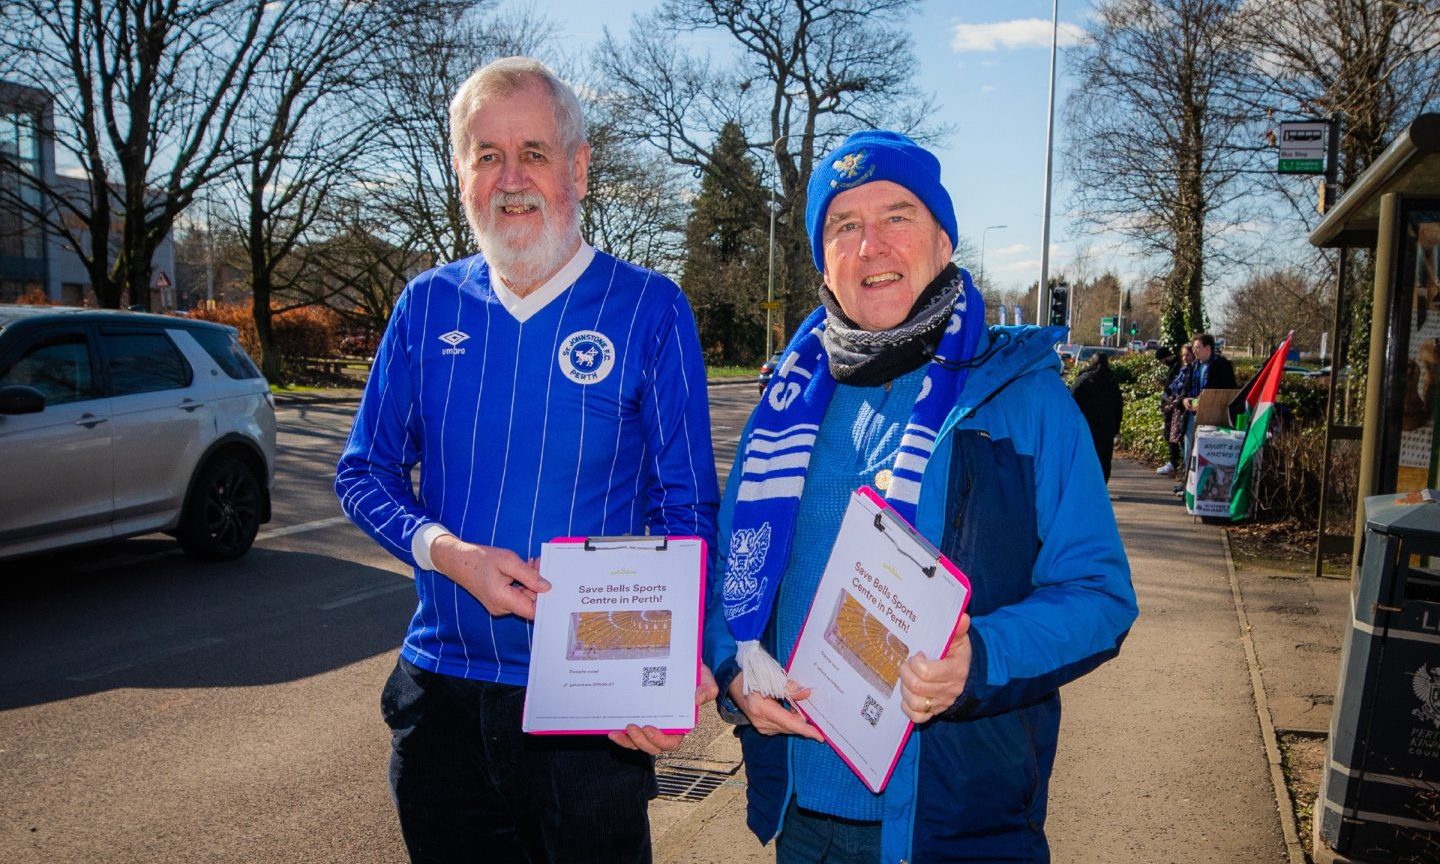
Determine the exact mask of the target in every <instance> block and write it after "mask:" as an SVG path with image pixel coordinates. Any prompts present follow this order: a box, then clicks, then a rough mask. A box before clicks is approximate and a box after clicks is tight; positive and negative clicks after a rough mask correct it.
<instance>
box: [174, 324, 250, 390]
mask: <svg viewBox="0 0 1440 864" xmlns="http://www.w3.org/2000/svg"><path fill="white" fill-rule="evenodd" d="M187 332H188V333H189V334H190V335H191V336H192V337H194V339H195V341H196V342H199V343H200V347H201V348H204V349H205V353H206V354H209V355H210V359H211V360H214V361H215V363H216V365H218V366H219V367H220V368H221V370H223V371H224V372H225V374H226V375H229V376H230V377H231V378H234V379H236V380H237V381H243V380H245V379H246V378H259V377H260V370H259V369H256V368H255V364H254V363H252V362H250V355H248V354H246V353H245V349H244V348H241V347H240V340H238V339H236V338H235V335H234V334H233V333H228V332H226V331H224V330H211V329H209V328H208V327H207V328H205V329H204V330H189V331H187Z"/></svg>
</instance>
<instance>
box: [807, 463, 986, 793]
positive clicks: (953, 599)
mask: <svg viewBox="0 0 1440 864" xmlns="http://www.w3.org/2000/svg"><path fill="white" fill-rule="evenodd" d="M969 603H970V581H969V580H968V579H967V578H966V576H965V574H964V573H963V572H961V570H960V568H959V567H957V566H955V564H954V562H952V561H950V560H949V559H948V558H946V557H945V556H944V555H942V554H940V550H938V549H936V548H935V546H934V544H932V543H931V542H930V541H929V540H927V539H926V538H925V537H924V535H922V534H921V533H920V532H919V531H917V530H916V529H915V527H914V526H912V525H910V524H909V523H908V522H906V521H905V519H904V518H902V517H901V516H900V514H898V513H896V512H895V510H894V508H893V507H891V506H890V504H889V502H887V501H886V500H885V499H884V498H881V497H880V495H879V494H878V493H876V492H875V490H873V489H871V488H870V487H868V486H862V487H861V488H860V489H857V490H856V491H855V492H854V494H853V495H852V496H851V499H850V506H849V507H848V508H847V509H846V511H845V516H844V518H843V519H842V520H841V523H840V530H839V531H838V532H837V534H836V538H835V545H834V546H833V547H832V549H831V552H830V559H829V561H828V562H827V563H826V565H825V571H824V573H823V574H822V575H821V577H820V584H819V586H818V587H817V588H816V591H815V598H814V600H813V601H812V602H811V605H810V611H809V613H808V614H807V615H806V618H805V624H804V625H803V626H802V627H801V630H800V635H799V637H798V638H797V639H796V642H795V650H794V651H793V652H792V654H791V656H790V664H789V666H788V667H787V669H786V672H787V674H788V675H789V676H790V677H791V678H792V679H793V680H794V681H795V682H796V683H798V684H800V685H802V686H804V687H808V688H810V691H811V693H810V696H809V697H808V698H806V699H804V700H799V701H797V702H796V703H795V705H796V707H797V708H799V709H800V711H801V712H802V713H803V714H804V715H805V717H806V719H807V720H809V721H810V723H811V724H813V725H814V726H815V727H816V728H818V729H820V731H821V732H823V733H825V741H826V743H827V744H829V745H830V748H831V749H832V750H834V751H835V753H836V755H838V756H839V757H840V759H841V760H842V761H844V762H845V764H846V765H848V766H849V767H850V770H851V771H853V772H855V775H856V776H857V777H859V778H860V779H861V781H863V782H864V783H865V786H866V788H868V789H870V791H872V792H877V793H878V792H880V791H881V790H883V789H884V788H885V786H886V784H887V783H889V782H890V776H891V774H892V773H893V772H894V770H895V764H896V762H898V761H899V759H900V753H901V752H902V751H903V750H904V748H905V742H906V741H908V740H909V738H910V733H911V732H912V731H913V730H914V724H913V723H911V722H910V719H909V718H908V717H906V716H905V714H904V712H903V710H902V709H901V707H900V702H901V694H900V682H899V667H900V665H901V664H903V663H904V662H905V661H906V660H907V659H909V657H910V656H911V655H913V654H915V653H916V652H917V651H924V652H925V654H926V656H928V657H936V658H939V657H943V656H944V653H945V651H946V650H947V649H948V647H949V645H950V640H951V639H952V638H954V636H955V631H956V629H957V628H959V626H960V617H961V615H963V614H964V612H965V609H966V608H967V607H968V606H969Z"/></svg>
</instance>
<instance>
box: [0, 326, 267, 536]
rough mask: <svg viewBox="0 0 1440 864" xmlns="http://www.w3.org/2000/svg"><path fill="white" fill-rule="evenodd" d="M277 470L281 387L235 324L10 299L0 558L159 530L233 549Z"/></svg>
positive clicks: (258, 516)
mask: <svg viewBox="0 0 1440 864" xmlns="http://www.w3.org/2000/svg"><path fill="white" fill-rule="evenodd" d="M274 477H275V403H274V398H273V397H272V396H271V395H270V389H269V386H268V385H267V384H266V382H265V379H264V377H262V376H261V374H260V372H259V370H258V369H256V368H255V364H254V363H252V362H251V361H250V358H249V357H248V356H246V354H245V351H244V349H243V348H241V347H240V343H239V341H238V340H237V339H236V338H235V330H234V329H233V328H231V327H224V326H221V325H218V324H211V323H207V322H203V321H192V320H188V319H184V318H171V317H166V316H161V315H144V314H137V313H132V312H111V311H99V310H93V309H64V308H58V307H46V306H0V560H4V559H6V558H15V557H19V556H22V555H31V554H35V553H39V552H49V551H53V550H56V549H62V548H67V547H70V546H78V545H82V544H87V543H98V542H103V541H106V540H112V539H116V538H120V537H129V536H133V535H136V534H148V533H151V532H154V531H164V532H166V533H169V534H171V535H173V536H175V537H176V538H178V539H179V541H180V545H181V546H182V547H183V548H184V549H185V551H186V552H188V553H190V554H191V555H193V556H196V557H198V558H206V559H211V560H223V559H230V558H237V557H239V556H240V555H243V554H245V552H246V550H248V549H249V548H250V544H251V543H253V542H254V541H255V535H256V533H257V532H258V531H259V530H260V525H261V524H263V523H265V522H268V521H270V490H271V486H272V484H273V482H274Z"/></svg>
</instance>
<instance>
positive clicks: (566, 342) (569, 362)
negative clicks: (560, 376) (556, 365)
mask: <svg viewBox="0 0 1440 864" xmlns="http://www.w3.org/2000/svg"><path fill="white" fill-rule="evenodd" d="M559 360H560V371H561V372H564V373H565V377H566V378H569V379H570V380H571V381H574V382H575V383H576V384H598V383H599V382H601V381H604V380H605V376H607V375H609V374H610V370H611V369H613V368H614V367H615V345H614V344H613V343H612V342H611V341H610V338H609V337H608V336H606V335H605V334H604V333H597V332H595V331H594V330H577V331H575V332H574V333H571V334H570V335H569V336H566V337H565V338H564V339H563V340H561V342H560V357H559Z"/></svg>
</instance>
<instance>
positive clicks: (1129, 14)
mask: <svg viewBox="0 0 1440 864" xmlns="http://www.w3.org/2000/svg"><path fill="white" fill-rule="evenodd" d="M1241 6H1242V4H1241V2H1240V0H1105V2H1101V3H1099V4H1098V5H1097V8H1096V10H1095V18H1094V21H1093V23H1092V24H1091V25H1090V27H1089V31H1088V36H1089V38H1088V40H1087V41H1086V42H1084V43H1083V44H1082V45H1081V46H1079V47H1078V48H1077V49H1076V50H1075V52H1074V54H1073V55H1072V56H1073V66H1074V70H1075V72H1076V74H1077V76H1078V78H1079V81H1078V82H1077V84H1076V87H1075V89H1074V91H1073V95H1072V96H1071V97H1070V98H1069V100H1068V102H1067V105H1066V122H1067V126H1068V133H1069V136H1068V137H1069V141H1070V149H1069V153H1068V154H1067V167H1068V170H1069V173H1070V175H1071V176H1072V177H1073V178H1074V180H1075V182H1076V189H1077V197H1078V201H1079V205H1080V210H1081V211H1082V214H1083V218H1084V219H1085V220H1087V221H1088V223H1089V224H1090V225H1091V226H1093V227H1095V228H1098V229H1102V230H1110V231H1115V232H1118V233H1120V234H1121V235H1123V236H1126V237H1128V238H1129V239H1131V240H1134V241H1136V242H1138V243H1139V245H1140V247H1141V249H1142V250H1143V251H1145V252H1146V253H1149V254H1151V255H1158V256H1161V257H1163V258H1164V259H1165V260H1166V262H1167V267H1166V270H1167V272H1166V275H1165V283H1166V291H1165V297H1166V301H1165V310H1164V317H1163V329H1164V331H1165V335H1164V338H1163V340H1162V341H1167V342H1178V341H1183V340H1184V338H1185V337H1186V334H1187V333H1191V332H1195V331H1198V330H1201V329H1204V327H1205V310H1204V304H1203V290H1204V287H1205V284H1206V265H1207V263H1209V262H1210V261H1211V260H1212V259H1213V258H1214V257H1215V254H1216V248H1215V245H1214V244H1213V243H1212V241H1213V240H1214V239H1215V238H1216V236H1217V235H1218V234H1220V233H1221V232H1223V231H1225V230H1227V229H1229V228H1231V227H1233V226H1234V225H1236V224H1237V223H1239V222H1241V221H1243V219H1244V218H1245V213H1244V208H1243V207H1242V206H1241V203H1242V198H1243V196H1244V195H1246V194H1247V192H1248V191H1249V186H1250V184H1248V183H1246V182H1244V180H1245V178H1244V175H1243V174H1242V172H1243V171H1244V169H1245V163H1246V157H1247V155H1248V154H1249V153H1250V152H1253V151H1255V150H1256V149H1258V146H1257V142H1256V140H1255V138H1254V132H1253V128H1252V127H1251V125H1250V124H1251V123H1252V121H1253V115H1252V114H1251V113H1249V112H1248V111H1247V106H1246V104H1245V103H1244V101H1243V99H1241V98H1240V91H1241V87H1242V84H1243V82H1244V80H1245V78H1244V76H1245V74H1246V72H1247V71H1248V54H1246V53H1245V51H1244V50H1243V49H1242V48H1240V47H1239V45H1238V40H1237V35H1238V34H1237V29H1238V28H1239V26H1240V23H1241V16H1240V9H1241Z"/></svg>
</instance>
